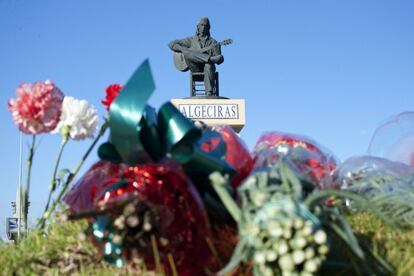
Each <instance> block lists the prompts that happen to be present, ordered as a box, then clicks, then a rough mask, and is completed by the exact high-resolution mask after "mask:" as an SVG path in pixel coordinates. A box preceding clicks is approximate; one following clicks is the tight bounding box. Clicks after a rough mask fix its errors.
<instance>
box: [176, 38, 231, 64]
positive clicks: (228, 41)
mask: <svg viewBox="0 0 414 276" xmlns="http://www.w3.org/2000/svg"><path fill="white" fill-rule="evenodd" d="M232 43H233V40H232V39H225V40H223V41H221V42H219V43H218V45H220V46H221V45H230V44H232ZM216 46H217V44H216V45H210V46H207V47H204V48H201V49H197V50H194V49H185V50H184V49H183V50H184V51H188V52H196V53H205V52H207V51H208V50H211V49H213V47H216ZM207 61H208V59H207V60H206V62H207ZM174 65H175V68H177V70H179V71H181V72H185V71H188V69H189V68H188V65H187V63H186V62H185V59H184V55H183V53H182V52H174Z"/></svg>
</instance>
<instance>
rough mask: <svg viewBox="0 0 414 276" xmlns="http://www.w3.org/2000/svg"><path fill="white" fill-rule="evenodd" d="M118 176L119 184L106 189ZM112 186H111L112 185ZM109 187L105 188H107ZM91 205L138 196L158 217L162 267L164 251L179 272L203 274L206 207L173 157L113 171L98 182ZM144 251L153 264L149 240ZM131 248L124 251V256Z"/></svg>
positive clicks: (208, 253)
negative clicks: (124, 183)
mask: <svg viewBox="0 0 414 276" xmlns="http://www.w3.org/2000/svg"><path fill="white" fill-rule="evenodd" d="M121 180H124V181H126V182H127V184H126V185H124V186H122V187H117V188H114V189H110V187H111V186H112V185H114V184H116V183H119V182H120V181H121ZM114 187H115V186H114ZM108 188H109V189H108ZM99 190H100V191H97V192H98V194H99V196H98V197H97V198H96V199H95V206H96V207H98V208H101V206H110V205H111V203H114V202H117V201H122V200H126V199H130V198H131V197H132V198H138V199H139V200H140V201H142V202H144V203H145V204H146V205H147V206H151V209H152V212H154V213H155V214H156V216H157V217H158V219H159V227H158V233H157V234H156V239H157V245H158V250H159V253H160V259H161V262H162V264H163V267H164V269H165V271H166V272H167V273H170V272H171V271H170V263H169V261H168V255H167V254H169V253H170V254H172V257H173V259H174V263H175V265H176V267H177V271H178V273H179V275H204V274H205V268H207V267H208V268H211V267H212V263H211V262H212V255H211V250H210V248H209V246H208V243H207V240H208V239H211V235H210V229H209V224H208V220H207V216H206V211H205V209H204V206H203V204H202V202H201V199H200V198H199V195H198V193H197V192H196V190H195V188H194V187H193V184H192V182H191V180H190V179H189V178H188V177H187V176H186V175H185V173H184V171H183V170H182V167H181V166H180V165H179V164H177V163H175V162H173V161H170V160H168V161H163V162H161V163H158V164H143V165H138V166H135V167H129V168H128V169H126V170H125V171H124V173H123V175H122V176H121V175H114V176H112V177H111V178H110V179H109V180H108V181H106V182H105V183H104V184H103V185H99ZM144 251H147V252H139V254H140V255H141V257H142V258H143V259H144V261H145V264H146V266H147V267H148V268H150V269H152V268H154V255H153V250H152V247H151V244H150V245H149V247H148V250H144ZM130 253H131V252H125V257H126V258H128V256H130Z"/></svg>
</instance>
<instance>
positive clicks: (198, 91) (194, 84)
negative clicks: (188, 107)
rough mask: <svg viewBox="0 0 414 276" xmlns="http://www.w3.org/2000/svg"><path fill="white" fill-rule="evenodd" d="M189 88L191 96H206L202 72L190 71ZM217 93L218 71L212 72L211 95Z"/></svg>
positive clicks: (216, 94)
mask: <svg viewBox="0 0 414 276" xmlns="http://www.w3.org/2000/svg"><path fill="white" fill-rule="evenodd" d="M190 90H191V97H196V96H207V95H206V88H205V87H204V73H203V72H199V73H192V72H190ZM218 95H219V74H218V72H215V73H214V87H213V95H212V96H218Z"/></svg>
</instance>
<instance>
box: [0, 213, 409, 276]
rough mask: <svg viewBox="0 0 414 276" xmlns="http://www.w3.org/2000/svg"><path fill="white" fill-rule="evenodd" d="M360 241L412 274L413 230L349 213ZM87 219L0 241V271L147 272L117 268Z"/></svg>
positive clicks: (70, 272) (104, 273)
mask: <svg viewBox="0 0 414 276" xmlns="http://www.w3.org/2000/svg"><path fill="white" fill-rule="evenodd" d="M349 221H350V223H351V225H352V226H353V229H354V231H355V233H356V234H357V236H358V238H359V239H360V241H361V242H362V243H363V244H364V245H366V246H369V247H371V248H372V249H373V250H374V252H376V253H377V254H380V255H381V256H383V257H384V258H385V259H386V260H387V261H388V262H389V263H390V264H391V265H392V266H393V267H394V268H395V269H396V272H397V274H398V275H414V230H405V231H401V230H396V229H392V228H391V227H388V226H386V225H384V224H383V223H382V222H380V221H379V220H378V219H376V218H375V217H373V216H372V215H370V214H367V213H361V214H356V215H352V216H349ZM85 227H86V222H61V221H55V222H53V223H52V224H51V226H50V227H49V229H48V235H47V236H44V235H43V236H42V235H40V234H39V233H36V232H32V233H30V234H29V235H28V236H27V238H26V239H24V240H22V242H20V243H19V244H17V245H15V244H6V243H3V244H1V243H0V275H13V274H15V275H16V274H17V275H62V274H63V275H64V274H70V275H74V274H75V275H149V274H152V273H149V272H145V271H144V270H143V269H142V266H138V268H135V269H133V268H116V267H114V266H112V265H108V264H106V263H105V262H103V261H102V259H101V257H100V254H99V252H97V250H96V249H95V247H94V246H93V245H92V244H91V243H90V242H89V241H88V240H85V239H82V238H81V235H80V233H82V230H83V229H85Z"/></svg>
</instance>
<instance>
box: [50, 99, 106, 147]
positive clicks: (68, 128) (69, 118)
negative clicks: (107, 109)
mask: <svg viewBox="0 0 414 276" xmlns="http://www.w3.org/2000/svg"><path fill="white" fill-rule="evenodd" d="M97 126H98V111H97V110H96V109H95V108H94V107H93V105H91V104H89V103H88V102H87V101H85V100H78V99H75V98H73V97H65V98H64V99H63V103H62V113H61V115H60V122H59V124H58V125H57V127H56V129H55V130H54V132H55V133H57V132H60V133H62V135H63V136H65V132H66V133H67V134H68V135H69V137H70V138H71V139H73V140H83V139H86V138H91V137H93V134H94V133H95V131H96V128H97Z"/></svg>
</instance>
